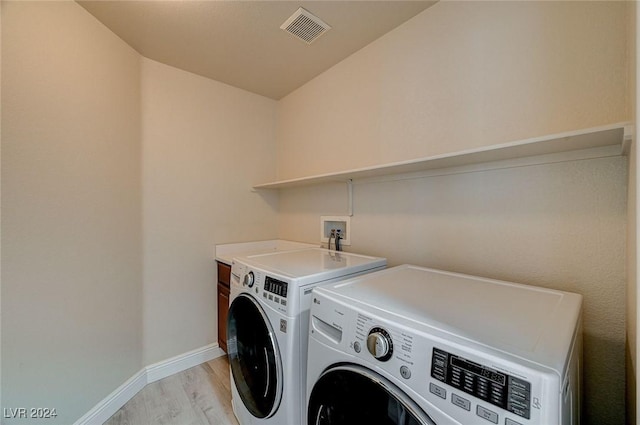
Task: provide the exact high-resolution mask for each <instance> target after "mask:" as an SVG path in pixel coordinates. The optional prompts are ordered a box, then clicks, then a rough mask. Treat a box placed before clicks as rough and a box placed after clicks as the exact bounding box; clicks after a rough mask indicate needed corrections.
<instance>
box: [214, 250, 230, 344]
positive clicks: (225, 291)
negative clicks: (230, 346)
mask: <svg viewBox="0 0 640 425" xmlns="http://www.w3.org/2000/svg"><path fill="white" fill-rule="evenodd" d="M217 263H218V345H219V346H220V348H222V349H223V350H224V351H225V353H226V352H227V314H228V313H229V285H230V284H231V266H229V265H228V264H225V263H221V262H220V261H218V262H217Z"/></svg>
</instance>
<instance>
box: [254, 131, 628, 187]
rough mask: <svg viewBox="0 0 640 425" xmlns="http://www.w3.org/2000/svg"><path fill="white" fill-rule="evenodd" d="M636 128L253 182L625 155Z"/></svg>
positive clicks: (311, 181) (296, 183)
mask: <svg viewBox="0 0 640 425" xmlns="http://www.w3.org/2000/svg"><path fill="white" fill-rule="evenodd" d="M632 134H633V126H632V125H630V124H629V123H619V124H612V125H607V126H601V127H594V128H588V129H582V130H576V131H570V132H565V133H558V134H553V135H548V136H543V137H536V138H531V139H525V140H519V141H515V142H509V143H503V144H498V145H493V146H487V147H482V148H478V149H469V150H464V151H460V152H453V153H448V154H443V155H435V156H430V157H425V158H418V159H412V160H408V161H401V162H394V163H389V164H382V165H376V166H371V167H364V168H357V169H353V170H348V171H338V172H335V173H328V174H319V175H315V176H308V177H301V178H296V179H290V180H281V181H276V182H271V183H264V184H258V185H255V186H254V187H253V188H254V189H286V188H292V187H300V186H309V185H315V184H322V183H331V182H349V181H354V180H365V179H366V180H371V179H374V180H377V179H381V178H389V177H391V176H394V175H406V174H410V173H422V174H424V173H425V172H430V173H433V172H434V171H436V170H437V173H436V174H449V173H456V172H457V173H461V172H471V171H479V170H483V169H495V168H505V167H513V166H523V165H531V164H532V163H536V164H540V163H553V162H562V161H569V160H577V159H588V158H599V157H608V156H620V155H625V154H626V153H627V152H628V149H629V146H630V143H631V137H632ZM447 170H448V171H447Z"/></svg>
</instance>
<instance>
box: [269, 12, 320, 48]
mask: <svg viewBox="0 0 640 425" xmlns="http://www.w3.org/2000/svg"><path fill="white" fill-rule="evenodd" d="M280 28H281V29H283V30H285V31H286V32H288V33H289V34H291V35H293V36H295V37H297V38H299V39H300V40H302V41H304V42H305V43H307V44H311V43H313V42H314V41H315V40H317V39H318V37H320V36H321V35H322V34H324V33H325V32H327V31H328V30H330V29H331V27H330V26H329V25H327V24H326V23H325V22H324V21H322V19H320V18H318V17H317V16H315V15H313V14H312V13H311V12H309V11H308V10H306V9H304V8H302V7H301V8H299V9H298V10H296V11H295V13H294V14H293V15H291V17H290V18H289V19H287V20H286V22H285V23H284V24H282V25H281V26H280Z"/></svg>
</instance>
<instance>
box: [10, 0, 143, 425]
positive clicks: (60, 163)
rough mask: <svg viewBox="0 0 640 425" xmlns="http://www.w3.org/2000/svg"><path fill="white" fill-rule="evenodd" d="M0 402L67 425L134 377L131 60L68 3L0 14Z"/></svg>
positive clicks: (136, 288)
mask: <svg viewBox="0 0 640 425" xmlns="http://www.w3.org/2000/svg"><path fill="white" fill-rule="evenodd" d="M2 41H3V44H2V66H3V68H2V206H3V209H2V378H3V379H2V386H3V388H2V398H3V399H2V402H3V407H5V408H19V407H24V408H30V407H46V408H56V409H57V414H58V416H57V418H56V419H55V420H38V419H33V420H25V419H16V420H12V419H3V424H7V425H8V424H13V423H19V424H28V423H38V424H45V423H46V424H48V423H51V424H54V423H55V424H61V425H68V424H71V423H73V422H74V421H75V420H76V419H78V418H79V417H80V416H82V415H83V414H84V413H86V412H87V411H88V410H89V409H90V408H92V407H93V406H94V405H95V404H96V403H97V402H98V401H100V400H102V399H103V398H104V397H105V396H107V395H108V394H109V393H110V392H111V391H113V390H114V389H115V388H116V387H118V386H119V385H120V384H122V383H123V382H124V381H126V380H127V379H128V378H129V377H131V376H132V375H133V374H134V373H135V372H137V371H138V370H139V369H140V367H141V366H142V363H141V357H142V344H141V342H142V314H141V305H142V296H141V294H142V251H141V243H142V222H141V218H142V210H141V195H142V193H141V157H140V100H139V98H140V77H139V73H140V57H139V55H138V54H137V53H136V52H135V51H133V49H131V48H130V47H129V46H127V45H126V44H125V43H123V42H122V40H120V39H119V38H118V37H116V36H115V35H114V34H112V33H111V32H109V31H108V30H107V29H106V28H104V27H103V26H102V25H100V24H98V23H97V21H96V20H95V19H94V18H93V17H92V16H91V15H89V14H88V13H87V12H86V11H85V10H84V9H83V8H81V7H80V6H78V5H77V4H76V3H75V2H71V1H66V2H3V3H2Z"/></svg>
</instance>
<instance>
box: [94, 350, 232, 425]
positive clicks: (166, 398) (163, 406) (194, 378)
mask: <svg viewBox="0 0 640 425" xmlns="http://www.w3.org/2000/svg"><path fill="white" fill-rule="evenodd" d="M104 425H238V422H237V421H236V418H235V416H234V415H233V411H232V409H231V387H230V382H229V363H228V361H227V357H226V356H222V357H218V358H217V359H214V360H212V361H210V362H207V363H202V364H201V365H198V366H196V367H192V368H191V369H187V370H185V371H184V372H180V373H177V374H175V375H172V376H169V377H167V378H164V379H161V380H159V381H156V382H154V383H151V384H149V385H147V386H146V387H144V388H143V389H142V391H140V392H139V393H138V394H136V395H135V397H133V398H132V399H131V400H129V402H127V404H125V405H124V406H123V407H122V408H121V409H120V410H118V411H117V412H116V413H115V414H114V415H113V416H112V417H111V418H110V419H109V420H108V421H107V422H105V423H104Z"/></svg>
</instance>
